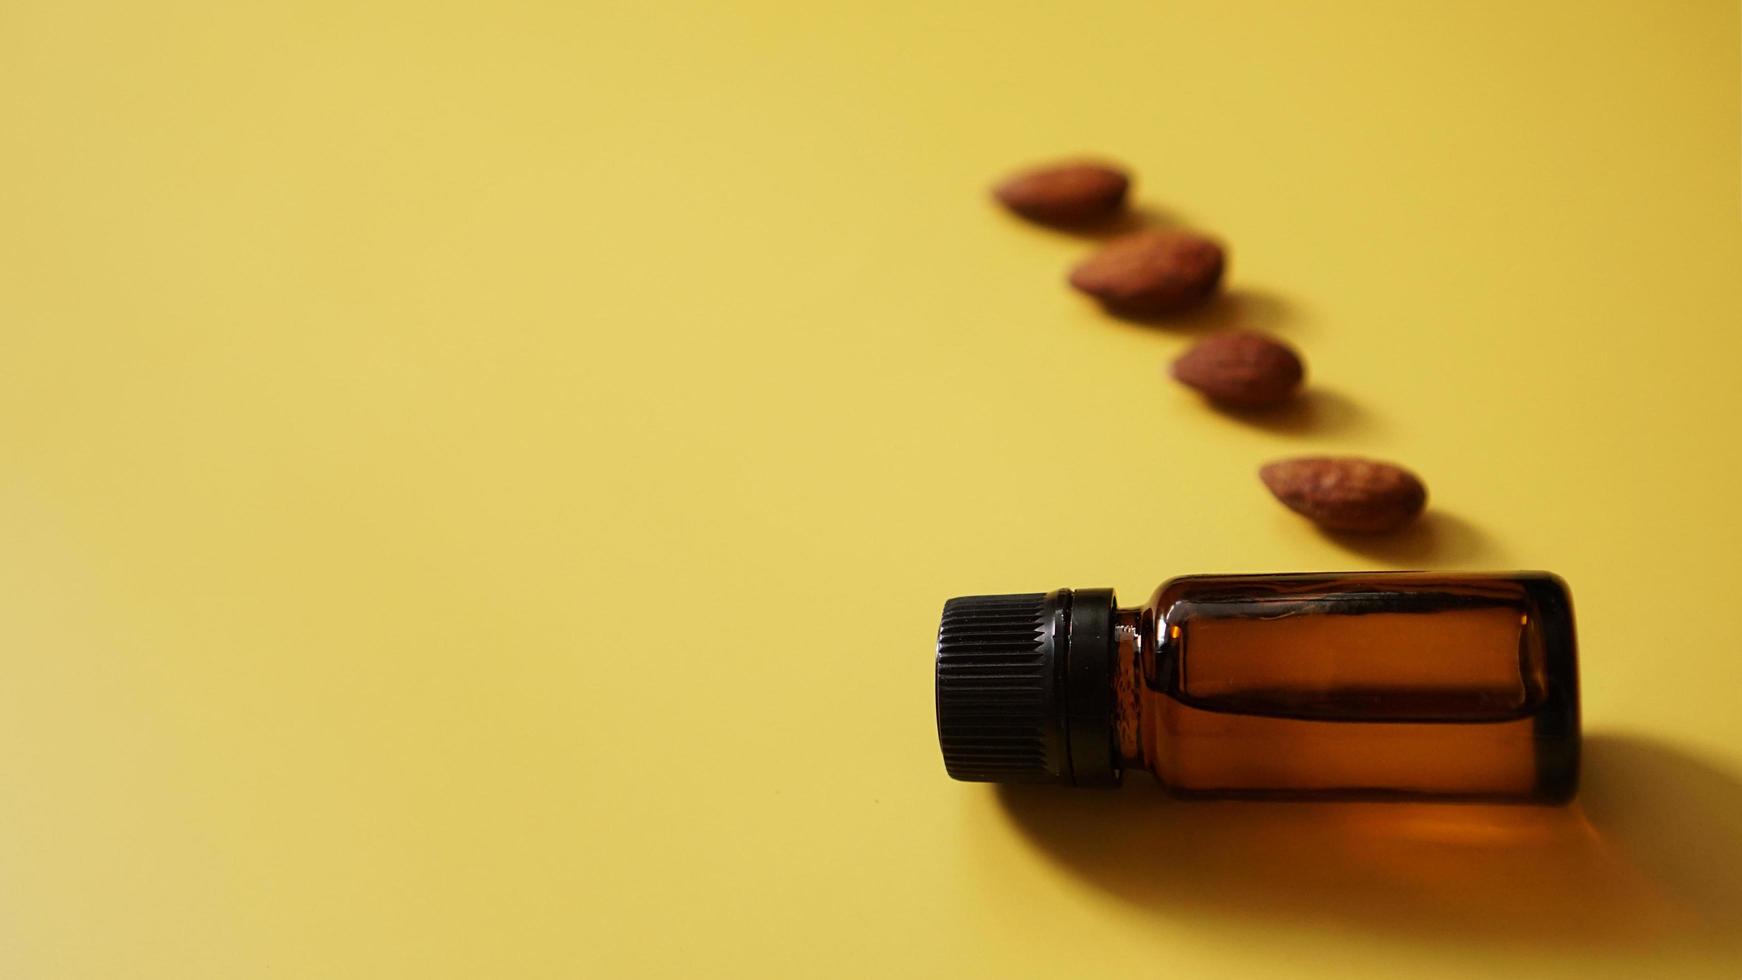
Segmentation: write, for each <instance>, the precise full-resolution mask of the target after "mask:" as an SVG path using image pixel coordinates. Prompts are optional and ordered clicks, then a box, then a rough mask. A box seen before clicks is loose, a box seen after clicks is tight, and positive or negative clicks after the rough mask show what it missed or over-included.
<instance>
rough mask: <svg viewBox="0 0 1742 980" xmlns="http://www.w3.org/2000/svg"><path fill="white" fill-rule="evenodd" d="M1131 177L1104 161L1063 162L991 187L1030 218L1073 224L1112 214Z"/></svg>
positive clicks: (994, 193) (1122, 202)
mask: <svg viewBox="0 0 1742 980" xmlns="http://www.w3.org/2000/svg"><path fill="white" fill-rule="evenodd" d="M1130 187H1131V178H1129V177H1127V176H1126V175H1125V172H1124V171H1123V170H1120V169H1118V168H1116V167H1111V166H1108V165H1106V164H1101V163H1060V164H1054V165H1052V166H1047V167H1037V168H1035V169H1033V170H1025V171H1023V172H1022V173H1019V174H1016V175H1014V176H1012V177H1009V178H1007V179H1006V180H1004V181H1002V182H1001V183H999V184H998V186H997V187H994V188H993V189H992V196H993V197H996V198H997V199H998V200H999V201H1000V202H1001V203H1002V204H1003V205H1004V206H1005V207H1007V208H1009V209H1010V210H1012V211H1015V212H1016V213H1017V214H1020V215H1022V216H1023V217H1024V218H1027V219H1029V220H1031V221H1040V222H1044V223H1046V224H1055V225H1070V224H1082V223H1085V222H1090V221H1098V220H1100V219H1102V218H1107V217H1111V216H1112V215H1113V214H1114V213H1116V212H1117V211H1118V210H1119V209H1120V208H1122V207H1124V206H1125V192H1126V191H1127V190H1129V189H1130Z"/></svg>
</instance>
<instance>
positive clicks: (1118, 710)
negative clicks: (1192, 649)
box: [1113, 606, 1155, 769]
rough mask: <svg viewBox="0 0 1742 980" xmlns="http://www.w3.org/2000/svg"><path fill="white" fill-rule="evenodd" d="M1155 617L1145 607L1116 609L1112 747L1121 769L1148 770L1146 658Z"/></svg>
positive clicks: (1114, 615) (1114, 619)
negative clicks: (1144, 676)
mask: <svg viewBox="0 0 1742 980" xmlns="http://www.w3.org/2000/svg"><path fill="white" fill-rule="evenodd" d="M1154 617H1155V614H1154V612H1153V611H1152V610H1150V609H1147V608H1145V607H1141V606H1139V607H1134V608H1130V609H1116V610H1114V612H1113V659H1114V664H1113V749H1114V752H1115V753H1116V755H1117V759H1118V765H1119V768H1121V769H1148V768H1150V766H1149V759H1148V757H1147V754H1146V753H1145V751H1144V746H1145V745H1146V744H1147V743H1148V740H1147V739H1145V738H1144V737H1143V686H1144V683H1143V661H1144V657H1145V655H1147V654H1149V653H1150V651H1149V650H1148V649H1147V646H1148V645H1149V644H1151V643H1152V642H1153V641H1152V640H1150V639H1149V637H1151V636H1153V635H1154V625H1155V624H1154V622H1153V620H1154Z"/></svg>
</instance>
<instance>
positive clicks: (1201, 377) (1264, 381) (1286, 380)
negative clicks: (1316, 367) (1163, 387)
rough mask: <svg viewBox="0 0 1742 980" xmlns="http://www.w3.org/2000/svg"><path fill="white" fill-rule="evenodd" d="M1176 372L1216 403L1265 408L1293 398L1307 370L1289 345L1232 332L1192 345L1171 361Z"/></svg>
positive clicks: (1176, 376) (1177, 378) (1183, 381)
mask: <svg viewBox="0 0 1742 980" xmlns="http://www.w3.org/2000/svg"><path fill="white" fill-rule="evenodd" d="M1173 376H1174V378H1175V379H1176V380H1178V381H1179V382H1180V383H1181V384H1185V385H1189V386H1191V387H1193V388H1196V389H1197V390H1198V391H1200V392H1202V393H1203V394H1204V396H1205V397H1206V398H1208V399H1210V400H1211V401H1213V402H1216V403H1217V404H1221V405H1228V406H1232V407H1234V408H1261V407H1264V406H1266V405H1277V404H1280V403H1282V402H1285V401H1287V400H1288V399H1290V398H1291V397H1293V396H1294V393H1295V391H1296V390H1297V389H1299V388H1300V382H1301V379H1302V378H1303V377H1305V376H1306V369H1305V368H1304V367H1302V365H1301V361H1300V355H1299V354H1297V353H1295V351H1294V348H1292V347H1289V346H1288V345H1287V344H1284V343H1282V342H1281V341H1278V340H1274V339H1272V338H1270V337H1266V336H1265V335H1264V334H1261V333H1254V332H1253V331H1250V330H1233V331H1229V332H1227V333H1219V334H1214V335H1212V336H1210V337H1206V338H1205V339H1203V340H1200V341H1198V342H1197V343H1196V344H1194V345H1193V346H1192V349H1191V350H1188V351H1186V352H1185V353H1184V354H1182V355H1180V357H1179V359H1178V360H1176V361H1174V362H1173Z"/></svg>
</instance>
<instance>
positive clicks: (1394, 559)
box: [1321, 507, 1506, 568]
mask: <svg viewBox="0 0 1742 980" xmlns="http://www.w3.org/2000/svg"><path fill="white" fill-rule="evenodd" d="M1321 533H1322V534H1324V536H1325V537H1326V538H1328V539H1330V540H1331V541H1334V542H1336V544H1337V546H1338V547H1340V548H1342V549H1344V550H1345V551H1349V552H1352V553H1354V554H1356V555H1360V556H1361V557H1362V558H1363V559H1365V560H1367V561H1369V562H1380V563H1383V564H1387V565H1394V566H1407V567H1411V568H1419V567H1426V566H1434V565H1439V566H1445V565H1460V564H1462V565H1470V564H1486V565H1491V566H1494V567H1499V566H1500V565H1504V564H1506V559H1505V556H1504V555H1502V554H1501V553H1500V550H1499V548H1498V547H1497V546H1496V545H1495V544H1494V543H1493V541H1492V540H1491V539H1489V537H1488V535H1486V534H1485V533H1483V531H1482V530H1481V529H1480V528H1478V527H1476V526H1475V525H1474V524H1471V523H1470V522H1469V521H1466V520H1464V519H1463V518H1462V517H1459V516H1458V515H1456V514H1453V513H1451V512H1449V511H1444V510H1439V509H1435V508H1431V507H1430V509H1429V510H1428V511H1427V512H1426V513H1424V514H1422V515H1421V516H1420V517H1418V518H1416V519H1415V520H1414V521H1413V522H1411V523H1410V524H1409V525H1408V526H1407V527H1404V528H1401V529H1399V530H1396V531H1392V532H1390V533H1387V534H1351V533H1345V532H1340V531H1322V532H1321Z"/></svg>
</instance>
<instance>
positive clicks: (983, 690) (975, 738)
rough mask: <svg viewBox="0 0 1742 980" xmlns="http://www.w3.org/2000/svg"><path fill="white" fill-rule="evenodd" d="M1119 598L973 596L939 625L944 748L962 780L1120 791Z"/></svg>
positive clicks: (1099, 592)
mask: <svg viewBox="0 0 1742 980" xmlns="http://www.w3.org/2000/svg"><path fill="white" fill-rule="evenodd" d="M1113 609H1114V605H1113V593H1112V592H1111V591H1110V590H1106V589H1087V590H1078V591H1076V592H1072V591H1070V590H1068V589H1061V590H1059V591H1057V592H1052V593H1047V594H1044V595H1043V594H1041V593H1038V592H1035V593H1029V594H1023V595H989V596H964V597H961V598H957V599H951V600H950V601H949V602H947V603H945V604H944V615H943V623H942V625H940V626H939V627H938V653H937V711H938V742H939V744H940V745H941V746H942V747H943V753H944V767H945V768H946V769H948V770H949V773H950V775H951V776H953V777H955V778H956V779H963V780H971V781H975V782H995V783H1068V784H1072V785H1078V786H1111V785H1116V784H1117V783H1118V781H1119V769H1118V765H1117V757H1116V755H1115V753H1114V751H1113V730H1114V717H1113V705H1114V700H1113V662H1114V661H1113V628H1112V620H1113Z"/></svg>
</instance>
